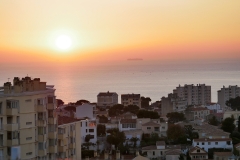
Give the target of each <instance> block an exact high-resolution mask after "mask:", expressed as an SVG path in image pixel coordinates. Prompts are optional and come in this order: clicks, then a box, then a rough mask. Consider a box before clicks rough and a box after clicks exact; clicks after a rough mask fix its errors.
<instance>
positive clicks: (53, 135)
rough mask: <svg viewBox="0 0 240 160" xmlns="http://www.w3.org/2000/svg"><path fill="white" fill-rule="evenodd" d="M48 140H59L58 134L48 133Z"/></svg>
mask: <svg viewBox="0 0 240 160" xmlns="http://www.w3.org/2000/svg"><path fill="white" fill-rule="evenodd" d="M48 138H49V139H55V138H57V132H48Z"/></svg>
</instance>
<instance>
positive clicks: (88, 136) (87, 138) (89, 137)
mask: <svg viewBox="0 0 240 160" xmlns="http://www.w3.org/2000/svg"><path fill="white" fill-rule="evenodd" d="M90 139H91V135H90V134H88V135H86V137H85V142H89V141H90Z"/></svg>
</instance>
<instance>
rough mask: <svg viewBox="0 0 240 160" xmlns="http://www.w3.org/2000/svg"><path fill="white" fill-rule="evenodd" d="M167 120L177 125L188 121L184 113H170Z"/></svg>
mask: <svg viewBox="0 0 240 160" xmlns="http://www.w3.org/2000/svg"><path fill="white" fill-rule="evenodd" d="M167 118H168V122H170V123H176V122H179V121H183V120H185V119H186V118H185V116H184V114H183V113H178V112H171V113H168V114H167Z"/></svg>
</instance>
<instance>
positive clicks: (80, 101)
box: [75, 99, 90, 105]
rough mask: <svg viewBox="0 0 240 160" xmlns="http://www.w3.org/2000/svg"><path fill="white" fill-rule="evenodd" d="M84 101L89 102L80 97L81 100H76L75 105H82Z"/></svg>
mask: <svg viewBox="0 0 240 160" xmlns="http://www.w3.org/2000/svg"><path fill="white" fill-rule="evenodd" d="M84 103H90V102H89V101H88V100H85V99H81V100H78V101H77V102H76V103H75V105H82V104H84Z"/></svg>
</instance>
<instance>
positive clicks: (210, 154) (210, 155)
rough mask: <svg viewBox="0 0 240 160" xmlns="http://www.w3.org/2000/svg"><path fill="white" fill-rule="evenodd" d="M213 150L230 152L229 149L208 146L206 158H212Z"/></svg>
mask: <svg viewBox="0 0 240 160" xmlns="http://www.w3.org/2000/svg"><path fill="white" fill-rule="evenodd" d="M214 152H231V150H230V149H225V148H209V149H208V159H213V154H214Z"/></svg>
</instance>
